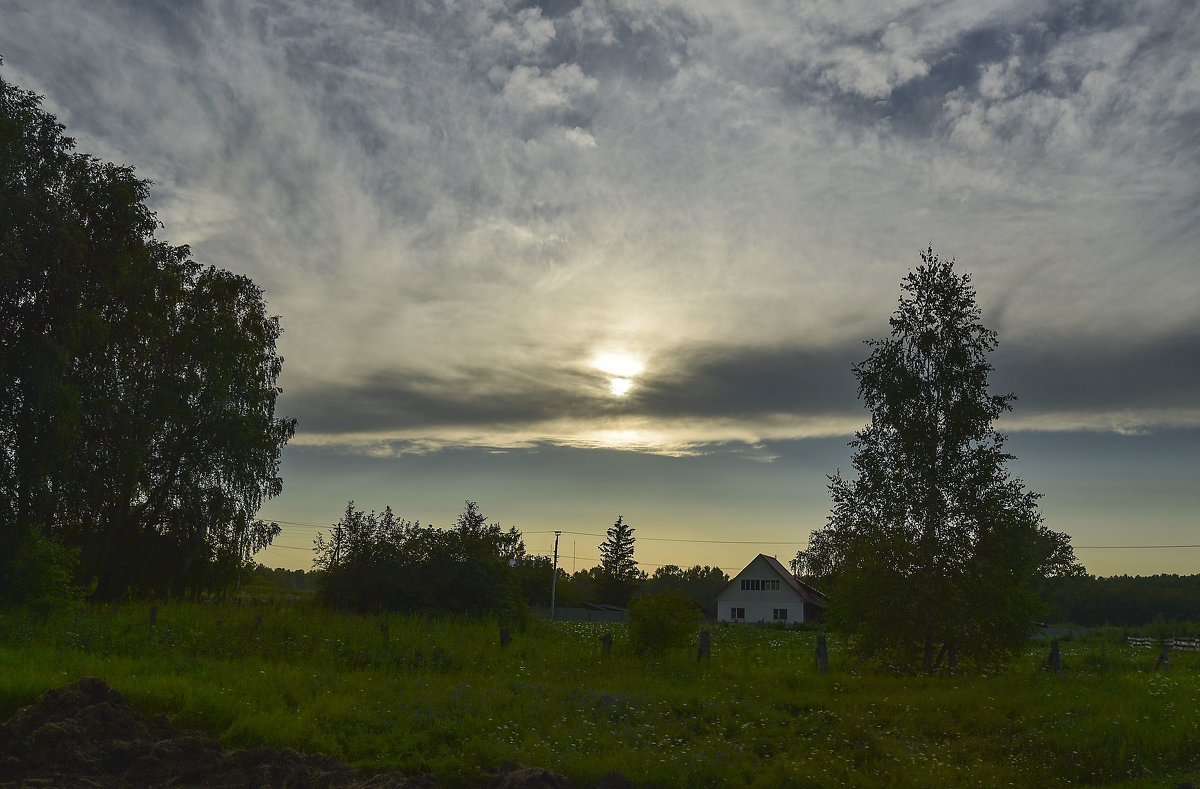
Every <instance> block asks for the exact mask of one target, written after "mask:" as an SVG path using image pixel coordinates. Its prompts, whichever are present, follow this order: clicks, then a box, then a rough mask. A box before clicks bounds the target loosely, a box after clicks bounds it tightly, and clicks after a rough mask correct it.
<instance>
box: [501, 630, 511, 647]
mask: <svg viewBox="0 0 1200 789" xmlns="http://www.w3.org/2000/svg"><path fill="white" fill-rule="evenodd" d="M511 641H512V633H510V632H508V628H507V627H502V628H500V648H501V649H504V648H505V647H506V646H508V645H509V643H510V642H511Z"/></svg>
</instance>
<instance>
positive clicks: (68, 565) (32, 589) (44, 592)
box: [6, 533, 80, 611]
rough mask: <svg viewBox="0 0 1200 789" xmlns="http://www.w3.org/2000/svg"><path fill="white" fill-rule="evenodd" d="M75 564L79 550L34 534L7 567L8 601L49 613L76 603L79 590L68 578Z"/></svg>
mask: <svg viewBox="0 0 1200 789" xmlns="http://www.w3.org/2000/svg"><path fill="white" fill-rule="evenodd" d="M78 563H79V549H78V548H69V547H67V546H65V545H63V544H62V543H61V542H59V541H58V540H56V539H54V538H53V537H46V536H44V535H42V534H40V533H34V534H33V535H31V536H30V537H29V538H28V539H27V540H25V542H24V544H23V545H21V546H20V548H18V550H17V555H16V557H15V558H14V561H13V562H12V564H11V565H10V568H11V569H10V572H11V576H10V581H9V586H8V589H7V595H6V596H7V598H8V600H7V602H9V603H12V604H16V605H27V606H30V607H32V608H34V609H35V610H39V611H48V610H50V609H54V608H61V607H62V606H64V605H66V604H68V603H70V602H71V601H72V600H77V599H78V598H79V597H80V590H79V589H78V588H77V587H76V586H74V585H73V584H72V582H71V579H72V577H73V576H74V574H75V568H76V565H77V564H78Z"/></svg>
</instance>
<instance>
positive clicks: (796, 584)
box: [759, 553, 829, 608]
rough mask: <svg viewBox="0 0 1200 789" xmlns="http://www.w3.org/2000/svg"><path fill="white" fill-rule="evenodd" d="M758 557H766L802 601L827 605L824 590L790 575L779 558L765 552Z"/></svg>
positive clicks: (827, 600) (822, 605) (827, 601)
mask: <svg viewBox="0 0 1200 789" xmlns="http://www.w3.org/2000/svg"><path fill="white" fill-rule="evenodd" d="M759 558H762V559H766V561H767V564H768V565H770V567H771V569H772V570H774V571H775V572H777V573H779V575H780V577H781V578H783V580H785V581H787V582H788V585H790V586H791V587H792V588H793V589H795V590H796V594H798V595H800V597H801V598H802V599H803V600H804V602H806V603H812V604H813V605H819V606H821V607H822V608H824V607H825V606H827V605H829V598H828V597H827V596H826V595H825V593H824V592H821V591H818V590H816V589H814V588H812V587H811V586H809V585H808V584H806V583H804V581H801V580H800V579H799V578H797V577H796V576H794V575H792V574H791V573H790V572H788V571H787V568H785V567H784V566H783V565H782V564H780V563H779V560H778V559H776V558H775V557H774V556H767V555H766V554H765V553H760V554H759Z"/></svg>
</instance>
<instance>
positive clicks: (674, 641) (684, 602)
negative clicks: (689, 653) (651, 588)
mask: <svg viewBox="0 0 1200 789" xmlns="http://www.w3.org/2000/svg"><path fill="white" fill-rule="evenodd" d="M699 618H700V612H699V611H698V610H697V609H696V606H695V605H694V604H692V602H691V601H690V600H688V599H687V598H685V597H684V596H683V595H681V594H679V593H678V592H676V591H673V590H671V589H667V590H665V591H662V592H659V593H658V594H656V595H647V596H645V597H638V598H635V599H634V600H633V601H631V602H630V603H629V640H630V643H632V645H633V649H634V651H635V652H637V653H638V654H647V653H651V652H660V651H662V650H664V649H670V648H671V647H683V646H687V645H688V642H690V641H691V639H692V636H693V635H694V634H695V632H696V622H697V620H698V619H699Z"/></svg>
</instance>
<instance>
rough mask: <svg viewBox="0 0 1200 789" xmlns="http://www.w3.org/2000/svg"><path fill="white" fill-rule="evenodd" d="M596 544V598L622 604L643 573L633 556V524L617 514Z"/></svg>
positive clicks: (643, 575)
mask: <svg viewBox="0 0 1200 789" xmlns="http://www.w3.org/2000/svg"><path fill="white" fill-rule="evenodd" d="M606 534H607V538H606V539H605V540H604V542H602V543H601V544H600V590H599V591H600V599H601V600H602V601H603V602H605V603H609V604H611V605H626V604H628V602H629V598H630V597H632V596H633V592H634V590H636V589H637V586H638V584H639V583H640V582H641V581H642V579H644V578H645V573H643V572H641V571H640V570H638V566H637V562H636V561H635V560H634V558H633V543H634V541H635V538H634V536H633V528H632V527H631V526H630V525H629V524H628V523H626V522H625V519H624V517H622V516H620V515H618V516H617V521H616V523H614V524H613V525H612V526H610V527H609V529H608V531H607V533H606Z"/></svg>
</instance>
